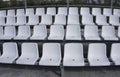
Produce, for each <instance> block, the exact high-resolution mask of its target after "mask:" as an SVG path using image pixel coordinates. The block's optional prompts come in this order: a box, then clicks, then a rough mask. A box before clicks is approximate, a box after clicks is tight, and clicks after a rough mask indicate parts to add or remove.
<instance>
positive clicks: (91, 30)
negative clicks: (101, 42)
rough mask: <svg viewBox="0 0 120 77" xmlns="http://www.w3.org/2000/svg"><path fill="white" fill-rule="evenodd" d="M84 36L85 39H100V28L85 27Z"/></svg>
mask: <svg viewBox="0 0 120 77" xmlns="http://www.w3.org/2000/svg"><path fill="white" fill-rule="evenodd" d="M84 36H85V37H91V36H93V37H95V36H96V37H98V36H99V34H98V27H97V26H85V29H84Z"/></svg>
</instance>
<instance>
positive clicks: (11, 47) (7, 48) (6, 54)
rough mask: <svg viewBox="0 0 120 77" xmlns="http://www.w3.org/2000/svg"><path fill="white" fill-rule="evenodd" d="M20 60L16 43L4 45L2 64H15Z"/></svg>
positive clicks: (1, 57) (0, 59) (0, 58)
mask: <svg viewBox="0 0 120 77" xmlns="http://www.w3.org/2000/svg"><path fill="white" fill-rule="evenodd" d="M17 58H18V48H17V44H16V43H14V42H6V43H3V54H2V55H1V56H0V63H9V64H11V63H13V62H14V61H15V59H17Z"/></svg>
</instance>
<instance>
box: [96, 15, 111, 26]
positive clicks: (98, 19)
mask: <svg viewBox="0 0 120 77" xmlns="http://www.w3.org/2000/svg"><path fill="white" fill-rule="evenodd" d="M96 24H97V25H109V24H108V23H107V17H106V16H105V15H98V16H96Z"/></svg>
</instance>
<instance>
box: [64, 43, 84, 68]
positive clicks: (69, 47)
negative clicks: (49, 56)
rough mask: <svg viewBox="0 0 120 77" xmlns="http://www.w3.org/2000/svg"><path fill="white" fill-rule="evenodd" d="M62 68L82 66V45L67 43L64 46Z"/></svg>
mask: <svg viewBox="0 0 120 77" xmlns="http://www.w3.org/2000/svg"><path fill="white" fill-rule="evenodd" d="M64 47H65V48H64V58H63V66H73V67H75V66H84V65H85V63H84V56H83V45H82V44H81V43H67V44H65V46H64Z"/></svg>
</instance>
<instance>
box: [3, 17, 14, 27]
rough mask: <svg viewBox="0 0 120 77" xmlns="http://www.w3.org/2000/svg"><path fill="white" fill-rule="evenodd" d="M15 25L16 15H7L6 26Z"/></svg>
mask: <svg viewBox="0 0 120 77" xmlns="http://www.w3.org/2000/svg"><path fill="white" fill-rule="evenodd" d="M12 25H15V17H14V16H7V20H6V24H5V26H12Z"/></svg>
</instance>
